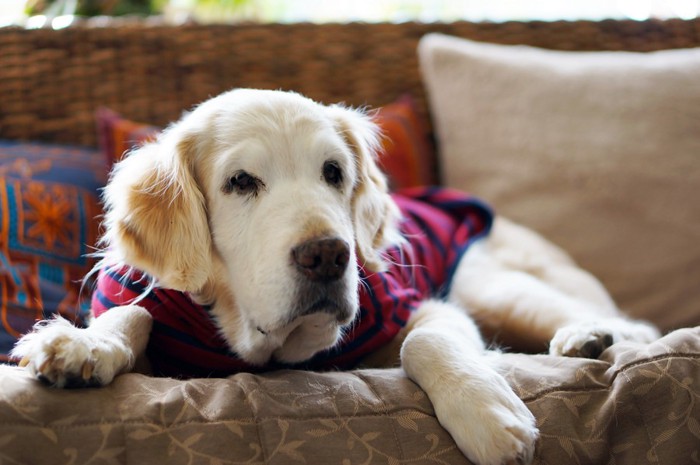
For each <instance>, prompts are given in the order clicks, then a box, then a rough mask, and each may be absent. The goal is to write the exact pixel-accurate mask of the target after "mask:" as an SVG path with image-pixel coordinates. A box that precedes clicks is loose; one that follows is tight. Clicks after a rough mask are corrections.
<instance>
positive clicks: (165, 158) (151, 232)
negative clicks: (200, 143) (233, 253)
mask: <svg viewBox="0 0 700 465" xmlns="http://www.w3.org/2000/svg"><path fill="white" fill-rule="evenodd" d="M179 125H182V123H178V124H176V125H175V126H173V127H171V128H170V129H168V130H166V132H165V133H164V134H163V135H161V137H160V138H159V139H158V140H157V141H155V142H153V143H150V144H147V145H145V146H143V147H141V148H140V149H138V150H136V151H134V152H133V153H131V154H130V155H129V156H128V157H127V158H125V159H124V160H123V161H121V162H119V163H118V164H117V165H116V167H115V169H114V171H113V173H112V177H111V179H110V182H109V183H108V185H107V187H106V188H105V193H104V199H105V204H106V208H107V210H106V214H105V229H106V232H105V236H104V238H103V241H102V242H103V245H105V246H106V247H107V252H106V254H107V257H106V260H107V261H116V262H120V263H124V264H127V265H130V266H133V267H135V268H137V269H139V270H142V271H144V272H146V273H147V274H149V275H151V276H153V277H155V278H156V279H157V280H158V282H159V284H160V285H162V286H164V287H169V288H172V289H177V290H180V291H189V292H196V291H198V290H200V289H201V288H202V286H204V284H205V283H206V282H207V278H208V276H209V273H210V266H211V236H210V233H209V226H208V222H207V216H206V205H205V200H204V196H203V195H202V192H201V191H200V188H199V186H198V185H197V182H196V180H195V176H194V169H193V158H194V155H195V154H196V151H197V150H198V147H197V137H196V133H194V132H193V131H190V132H185V130H184V129H181V128H179V127H178V126H179ZM183 126H184V125H183Z"/></svg>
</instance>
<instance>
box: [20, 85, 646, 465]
mask: <svg viewBox="0 0 700 465" xmlns="http://www.w3.org/2000/svg"><path fill="white" fill-rule="evenodd" d="M378 140H379V139H378V135H377V132H376V128H375V126H374V125H373V124H372V122H371V120H370V118H369V117H367V116H366V115H364V114H363V113H361V112H358V111H355V110H351V109H347V108H344V107H341V106H331V107H327V106H323V105H320V104H317V103H315V102H313V101H311V100H308V99H306V98H304V97H301V96H299V95H297V94H293V93H284V92H275V91H256V90H235V91H231V92H228V93H225V94H222V95H220V96H218V97H215V98H213V99H211V100H209V101H207V102H205V103H203V104H202V105H200V106H199V107H197V108H196V109H195V110H194V111H193V112H191V113H190V114H188V115H186V116H185V117H184V118H183V119H182V120H181V121H179V122H178V123H176V124H175V125H173V126H172V127H170V128H169V129H167V130H166V131H165V132H164V133H163V134H162V136H161V137H160V138H159V139H158V140H157V141H156V142H154V143H151V144H148V145H146V146H144V147H142V148H140V149H139V150H137V151H136V152H135V153H133V154H131V155H130V156H129V157H127V158H126V159H124V160H123V161H122V162H120V163H119V164H118V165H117V167H116V169H115V170H114V173H113V176H112V178H111V180H110V183H109V184H108V186H107V188H106V191H105V200H106V206H107V213H106V223H105V224H106V235H105V237H104V245H105V247H106V254H107V255H106V257H105V259H104V263H110V264H117V265H122V264H127V265H129V266H133V267H134V268H137V269H140V270H143V271H145V272H146V273H148V274H149V275H151V276H153V277H155V278H156V279H157V285H160V286H163V287H167V288H173V289H177V290H181V291H187V292H190V293H191V294H192V295H193V296H194V298H195V299H196V300H197V301H199V302H200V303H207V304H212V305H213V307H212V314H213V315H214V317H215V318H216V320H217V322H218V325H219V327H220V328H221V332H222V334H223V336H224V337H225V338H226V340H227V342H228V343H229V344H230V346H231V347H232V348H233V349H234V350H235V351H236V353H238V354H239V355H240V356H241V357H242V358H243V359H245V360H246V361H248V362H250V363H253V364H264V363H265V362H267V361H268V360H270V359H276V360H280V361H285V362H298V361H303V360H306V359H308V358H310V357H311V356H312V355H313V354H315V353H317V352H318V351H320V350H323V349H325V348H328V347H330V346H333V345H334V344H336V343H337V341H338V340H339V338H340V337H341V336H342V331H343V327H344V326H345V325H347V324H349V323H350V322H351V321H352V320H353V319H354V318H355V316H356V313H357V310H358V301H357V286H358V285H359V283H358V274H357V272H356V269H355V266H354V264H355V263H356V259H359V261H360V262H361V263H363V264H364V266H365V267H366V268H367V269H368V270H371V271H372V270H374V271H378V270H381V269H382V268H383V267H384V262H383V260H382V255H381V254H382V250H383V249H384V248H385V247H387V246H388V245H390V244H393V243H397V242H400V240H401V239H400V235H399V234H398V231H397V222H398V219H399V213H398V209H397V207H396V205H395V204H394V203H393V202H392V200H391V198H390V197H389V196H388V194H387V186H386V181H385V179H384V176H383V175H382V174H381V172H380V171H379V169H378V168H377V166H376V164H375V160H374V155H375V152H376V150H377V147H378ZM328 162H332V164H333V166H335V167H337V168H338V169H339V170H340V172H341V173H342V182H340V183H334V182H329V179H328V178H327V177H326V178H324V176H325V174H324V169H325V167H326V164H327V163H328ZM243 172H245V173H247V174H248V175H250V176H252V177H254V178H255V179H257V184H256V183H254V185H255V186H257V187H255V188H252V189H251V188H250V185H248V186H247V187H245V186H244V187H243V188H242V189H241V190H240V191H238V190H236V189H237V187H236V186H239V187H240V183H239V181H236V183H234V184H235V186H234V187H233V188H232V184H231V183H232V179H234V178H236V176H237V175H238V174H240V173H243ZM236 179H237V178H236ZM250 179H252V178H249V179H248V181H250ZM324 237H334V238H338V239H339V240H341V241H344V242H345V243H347V244H348V245H349V263H350V265H349V267H348V271H347V272H345V273H344V274H343V276H342V278H341V279H340V280H339V281H338V283H337V284H334V285H333V286H334V287H333V292H332V295H331V297H330V298H327V299H326V300H323V301H322V302H321V301H320V300H318V299H321V298H324V299H325V298H326V297H327V296H326V297H324V296H318V295H314V292H313V290H314V289H318V288H317V287H313V286H311V287H308V286H307V284H305V283H304V278H303V277H300V275H299V273H298V270H295V267H294V266H293V264H292V263H291V259H290V251H291V250H292V249H293V248H294V247H295V246H297V245H298V244H301V243H303V242H304V241H308V240H314V239H317V238H324ZM305 286H306V287H305ZM300 289H302V291H300ZM303 289H306V290H303ZM319 302H321V303H322V304H323V305H326V306H328V308H326V309H325V311H313V309H315V308H316V307H315V306H317V305H319ZM471 317H473V318H474V319H475V320H476V321H477V322H478V324H479V325H480V326H481V327H482V329H483V330H485V331H486V332H487V333H490V334H499V335H500V336H502V337H503V338H504V339H506V340H509V338H510V341H513V342H514V343H528V344H529V345H530V346H531V347H533V348H539V349H542V348H545V347H546V344H547V343H548V342H549V341H551V344H550V352H551V353H552V354H556V355H570V356H577V355H591V354H590V353H589V352H590V351H591V348H593V352H594V353H593V355H596V352H599V351H600V350H603V349H604V348H605V347H606V346H607V345H609V344H610V343H611V342H612V341H618V340H623V339H633V340H638V341H650V340H652V339H654V338H656V337H658V332H657V331H656V329H654V328H653V327H651V326H649V325H647V324H645V323H640V322H635V321H630V320H627V319H625V318H623V317H622V316H621V315H620V313H619V311H618V310H617V308H616V307H615V305H614V303H613V302H612V300H611V299H610V297H609V296H608V294H607V292H606V291H605V290H604V289H603V287H602V286H601V285H600V284H599V283H598V281H596V280H595V279H594V278H593V277H592V276H590V275H588V274H587V273H585V272H583V271H582V270H580V269H579V268H578V267H576V265H575V264H574V263H573V262H572V261H571V260H570V259H569V258H568V257H567V255H566V254H565V253H564V252H562V251H561V250H559V249H557V248H556V247H554V246H553V245H551V244H549V243H547V242H546V241H545V240H544V239H542V238H541V237H539V236H537V235H536V234H534V233H533V232H531V231H529V230H526V229H524V228H522V227H519V226H517V225H514V224H512V223H510V222H508V221H506V220H504V219H498V220H497V221H496V223H495V226H494V229H493V232H492V234H491V235H490V237H489V238H488V239H486V240H483V241H481V242H480V243H478V244H475V245H474V246H472V247H470V249H469V251H468V252H467V254H466V255H465V257H463V259H462V260H461V262H460V265H459V268H458V270H457V273H456V276H455V281H454V283H453V285H452V293H451V295H450V296H449V298H448V299H447V301H445V302H439V301H433V300H429V301H426V302H424V303H423V304H422V305H421V306H420V308H419V309H418V310H417V311H416V312H415V313H414V315H413V316H412V317H411V320H410V321H409V324H408V326H407V327H406V329H405V330H404V331H403V333H402V334H401V336H400V337H399V338H397V340H396V343H395V344H393V346H397V345H398V344H399V343H400V344H402V345H401V350H400V358H401V363H402V366H403V368H404V370H405V372H406V373H407V375H408V376H409V377H411V378H412V379H413V380H415V381H416V382H417V383H418V384H419V385H420V386H421V387H422V388H423V389H424V390H425V391H426V393H427V394H428V396H429V398H430V399H431V401H432V403H433V405H434V406H435V411H436V414H437V417H438V419H439V420H440V422H441V423H442V424H443V425H444V427H445V428H446V429H447V430H448V431H449V432H450V433H451V434H452V436H453V437H454V439H455V441H456V443H457V445H458V446H459V447H460V449H461V450H462V451H463V452H464V453H465V454H466V455H467V457H468V458H469V459H471V460H473V461H474V462H476V463H479V464H483V465H486V464H501V463H506V462H509V461H515V460H519V461H523V462H528V461H529V460H530V459H531V457H532V455H533V453H534V445H535V441H536V439H537V436H538V432H537V428H536V427H535V419H534V417H533V416H532V414H531V413H530V411H529V410H528V409H527V408H526V406H525V405H524V404H523V402H522V401H521V400H520V399H518V398H517V396H516V395H515V394H514V393H513V391H512V390H511V389H510V387H509V386H508V385H507V383H506V381H505V380H504V379H503V378H502V377H501V376H500V375H499V374H498V373H497V371H496V370H495V369H494V368H493V367H492V366H491V364H490V362H489V360H491V359H493V357H492V356H491V355H493V353H492V352H490V351H487V350H486V347H485V344H484V342H483V339H482V337H481V335H480V332H479V329H478V328H477V325H476V324H475V322H474V320H472V318H471ZM150 327H151V320H150V315H149V314H148V313H147V312H146V311H145V310H143V309H142V308H140V307H138V306H131V307H130V308H124V309H120V311H110V312H107V313H106V314H105V315H103V316H101V317H100V318H97V319H96V320H95V321H94V322H93V324H92V325H91V326H90V327H88V328H86V329H77V328H75V327H73V326H70V325H68V324H66V323H65V322H63V321H61V320H58V321H55V322H49V323H42V324H41V325H39V326H38V327H37V329H36V330H35V331H34V332H33V333H30V334H28V335H26V336H25V337H24V338H22V339H21V340H20V341H19V343H18V344H17V346H16V348H15V349H14V352H13V354H14V356H16V357H18V358H22V359H23V364H27V365H28V367H29V369H30V370H31V371H32V372H33V373H34V374H36V375H37V376H39V377H41V378H43V379H45V380H47V381H49V382H50V383H52V384H54V385H57V386H63V385H66V384H67V383H70V382H71V380H72V379H75V378H78V379H83V380H88V381H89V382H90V383H92V384H99V385H104V384H107V383H109V382H110V381H111V380H112V379H113V378H114V376H115V375H117V374H119V373H121V372H124V371H128V370H131V369H132V366H133V361H134V359H135V358H136V357H137V356H138V355H139V354H141V353H142V352H143V351H144V349H145V346H146V343H147V340H148V334H149V332H150ZM389 349H391V347H389ZM379 358H381V357H378V358H377V359H379Z"/></svg>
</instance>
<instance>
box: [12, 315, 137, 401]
mask: <svg viewBox="0 0 700 465" xmlns="http://www.w3.org/2000/svg"><path fill="white" fill-rule="evenodd" d="M11 356H12V357H14V358H17V359H21V361H20V365H21V366H26V367H27V368H28V369H29V370H30V372H31V373H32V374H33V375H34V376H36V377H37V378H38V379H39V380H41V381H42V382H44V383H46V384H49V385H51V386H55V387H59V388H72V387H89V386H103V385H106V384H109V383H110V382H111V381H112V379H113V378H114V376H115V375H116V374H117V373H119V372H120V371H121V369H122V368H123V367H124V366H126V365H127V364H128V363H129V362H130V358H131V355H130V352H129V351H128V350H127V349H126V347H125V346H124V345H123V344H122V343H121V341H119V339H118V338H116V337H115V336H110V335H108V334H93V333H90V332H89V331H88V330H86V329H81V328H77V327H75V326H73V325H72V324H70V322H68V321H67V320H65V319H63V318H56V319H54V320H48V321H42V322H40V323H37V325H36V326H35V328H34V330H33V331H32V332H31V333H28V334H26V335H25V336H23V337H22V338H21V339H20V340H19V341H18V342H17V345H16V346H15V348H14V349H13V350H12V353H11Z"/></svg>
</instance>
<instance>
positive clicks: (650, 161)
mask: <svg viewBox="0 0 700 465" xmlns="http://www.w3.org/2000/svg"><path fill="white" fill-rule="evenodd" d="M419 56H420V61H421V67H422V71H423V74H424V79H425V83H426V86H427V91H428V95H429V99H430V104H431V111H432V115H433V118H434V122H435V125H436V132H437V136H438V143H439V149H440V155H439V157H440V163H441V171H442V176H443V181H444V182H445V183H446V184H447V185H448V186H451V187H456V188H460V189H463V190H466V191H469V192H472V193H474V194H476V195H479V196H481V197H483V198H485V200H487V201H488V202H490V203H491V204H492V205H493V206H494V207H495V209H496V211H497V212H498V213H501V214H503V215H504V216H507V217H510V218H512V219H514V220H516V221H519V222H521V223H523V224H525V225H527V226H529V227H531V228H533V229H535V230H537V231H539V232H541V233H542V234H544V235H545V237H548V238H549V239H551V240H552V241H554V242H555V243H557V244H558V245H560V246H562V247H563V248H564V249H566V250H567V251H569V252H570V253H571V254H572V255H573V257H574V258H575V259H576V260H577V261H578V262H579V263H580V264H581V265H582V266H583V267H584V268H586V269H588V270H590V271H591V272H593V273H594V274H595V275H597V276H598V277H600V278H601V279H602V280H603V282H604V284H605V285H606V286H607V287H608V289H610V291H611V292H612V294H613V296H614V298H615V299H616V301H617V302H618V304H619V305H620V306H621V307H622V308H623V309H626V310H628V311H630V312H631V313H632V314H634V315H636V316H639V317H643V318H647V319H650V320H652V321H655V322H656V323H657V324H660V325H661V327H662V328H664V329H669V328H672V327H678V326H684V325H685V326H690V325H697V324H699V323H700V49H687V50H667V51H660V52H653V53H631V52H558V51H551V50H543V49H537V48H533V47H526V46H503V45H495V44H485V43H478V42H473V41H469V40H465V39H458V38H453V37H448V36H443V35H438V34H431V35H428V36H426V37H425V38H423V40H422V41H421V43H420V46H419Z"/></svg>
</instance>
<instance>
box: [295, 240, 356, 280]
mask: <svg viewBox="0 0 700 465" xmlns="http://www.w3.org/2000/svg"><path fill="white" fill-rule="evenodd" d="M292 259H293V260H294V263H295V264H296V266H297V269H298V270H299V271H300V272H301V273H302V274H303V275H304V276H306V277H307V278H308V279H310V280H311V281H335V280H337V279H340V277H341V276H342V275H343V273H344V272H345V269H346V268H347V266H348V261H350V247H349V246H348V243H347V242H345V241H344V240H342V239H338V238H326V239H313V240H310V241H306V242H303V243H302V244H299V245H298V246H296V247H294V248H293V249H292Z"/></svg>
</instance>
